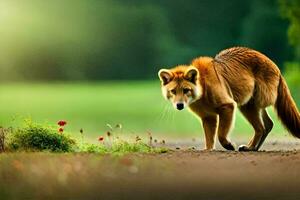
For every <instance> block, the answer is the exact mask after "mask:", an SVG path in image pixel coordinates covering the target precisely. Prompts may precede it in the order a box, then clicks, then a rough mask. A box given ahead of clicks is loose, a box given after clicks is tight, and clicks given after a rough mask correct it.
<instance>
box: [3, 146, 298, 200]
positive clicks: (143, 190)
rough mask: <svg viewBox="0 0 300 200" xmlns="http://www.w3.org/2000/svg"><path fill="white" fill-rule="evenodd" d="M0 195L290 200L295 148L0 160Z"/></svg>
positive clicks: (11, 156)
mask: <svg viewBox="0 0 300 200" xmlns="http://www.w3.org/2000/svg"><path fill="white" fill-rule="evenodd" d="M268 145H270V146H272V147H273V146H274V144H268ZM275 145H281V147H285V145H287V144H285V143H283V144H280V143H277V144H275ZM294 145H295V146H294V148H295V149H297V148H298V144H294ZM288 146H291V144H288ZM0 195H1V198H0V199H20V198H21V199H100V198H101V199H172V200H173V199H185V200H186V199H205V200H214V199H222V200H227V199H272V200H274V199H284V200H289V199H295V200H296V199H300V150H290V151H263V152H252V153H251V152H248V153H239V152H226V151H213V152H205V151H199V150H196V151H184V150H177V151H174V152H171V153H165V154H156V155H150V154H147V155H144V154H132V155H126V156H100V155H96V154H47V153H19V154H1V155H0Z"/></svg>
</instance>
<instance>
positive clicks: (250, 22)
mask: <svg viewBox="0 0 300 200" xmlns="http://www.w3.org/2000/svg"><path fill="white" fill-rule="evenodd" d="M287 28H288V22H287V21H286V20H283V19H282V18H281V17H280V12H279V7H278V4H277V1H274V0H253V1H252V3H251V8H250V12H249V13H248V15H247V16H246V17H245V19H244V21H243V22H242V29H241V37H240V43H241V44H242V45H245V46H248V47H251V48H253V49H256V50H259V51H261V52H263V53H265V54H266V55H267V56H269V57H270V58H271V59H272V60H273V61H275V63H276V64H277V65H278V66H279V67H280V68H282V66H283V62H284V61H286V60H289V59H291V57H292V52H293V49H292V48H291V47H290V46H289V45H288V41H287V37H286V30H287Z"/></svg>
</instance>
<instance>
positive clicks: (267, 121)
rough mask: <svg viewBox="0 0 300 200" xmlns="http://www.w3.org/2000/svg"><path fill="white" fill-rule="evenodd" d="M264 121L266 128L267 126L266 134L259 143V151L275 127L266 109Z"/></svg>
mask: <svg viewBox="0 0 300 200" xmlns="http://www.w3.org/2000/svg"><path fill="white" fill-rule="evenodd" d="M262 119H263V122H264V126H265V133H264V135H263V137H262V138H261V140H260V141H259V143H258V146H257V149H259V148H260V147H261V145H262V144H263V143H264V141H265V139H266V138H267V136H268V134H269V133H270V132H271V130H272V128H273V125H274V123H273V121H272V119H271V117H270V116H269V114H268V112H267V110H266V109H265V108H264V109H263V110H262Z"/></svg>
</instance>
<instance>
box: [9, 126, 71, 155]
mask: <svg viewBox="0 0 300 200" xmlns="http://www.w3.org/2000/svg"><path fill="white" fill-rule="evenodd" d="M75 144H76V142H75V140H74V139H72V138H70V137H69V136H68V135H66V134H59V133H58V132H57V130H56V129H55V128H53V127H49V126H43V125H39V124H35V123H32V122H30V121H26V124H25V126H24V127H22V128H18V129H15V130H12V131H11V133H10V134H9V137H8V139H7V144H6V146H7V148H8V150H11V151H23V150H25V151H51V152H70V151H72V150H73V147H74V146H75Z"/></svg>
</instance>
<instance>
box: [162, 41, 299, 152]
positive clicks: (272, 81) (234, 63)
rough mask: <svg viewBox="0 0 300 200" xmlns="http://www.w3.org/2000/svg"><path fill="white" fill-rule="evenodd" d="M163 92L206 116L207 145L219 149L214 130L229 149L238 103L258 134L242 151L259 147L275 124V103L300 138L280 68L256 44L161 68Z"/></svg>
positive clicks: (175, 102) (181, 105)
mask: <svg viewBox="0 0 300 200" xmlns="http://www.w3.org/2000/svg"><path fill="white" fill-rule="evenodd" d="M158 76H159V78H160V80H161V86H162V87H161V88H162V93H163V96H164V97H165V98H166V99H167V100H169V101H171V102H172V104H173V106H174V107H175V108H176V109H178V110H182V109H184V108H185V107H188V108H189V109H190V110H191V111H192V112H193V113H195V114H196V115H197V116H199V117H200V118H201V120H202V125H203V129H204V132H205V140H206V149H208V150H210V149H214V144H215V135H216V134H217V135H218V139H219V141H220V143H221V145H222V146H223V147H224V148H225V149H227V150H235V146H234V144H233V143H232V142H231V141H230V139H229V138H228V134H229V132H230V129H231V126H232V123H233V121H234V113H235V110H236V107H238V108H239V109H240V111H241V113H242V114H243V115H244V116H245V118H246V119H247V120H248V121H249V122H250V124H251V125H252V126H253V128H254V132H255V133H254V136H253V138H252V139H251V140H250V142H249V143H248V144H247V145H241V146H239V148H238V150H239V151H257V150H258V149H259V148H260V147H261V145H262V144H263V142H264V140H265V139H266V137H267V136H268V134H269V133H270V131H271V130H272V128H273V121H272V119H271V118H270V116H269V115H268V112H267V110H266V107H268V106H271V105H273V106H274V107H275V110H276V111H277V114H278V117H279V119H280V120H281V122H282V123H283V125H284V126H285V127H286V129H287V130H288V131H289V132H290V133H291V134H292V135H293V136H295V137H298V138H300V114H299V111H298V109H297V106H296V104H295V102H294V100H293V99H292V96H291V94H290V91H289V89H288V86H287V84H286V82H285V80H284V78H283V76H282V75H281V73H280V70H279V68H278V67H277V66H276V64H275V63H274V62H272V61H271V60H270V59H269V58H268V57H267V56H265V55H263V54H262V53H260V52H258V51H255V50H253V49H249V48H245V47H233V48H229V49H225V50H223V51H221V52H220V53H219V54H217V55H216V56H215V58H211V57H199V58H196V59H194V60H193V61H192V62H191V64H190V65H179V66H177V67H175V68H172V69H161V70H160V71H159V72H158Z"/></svg>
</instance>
